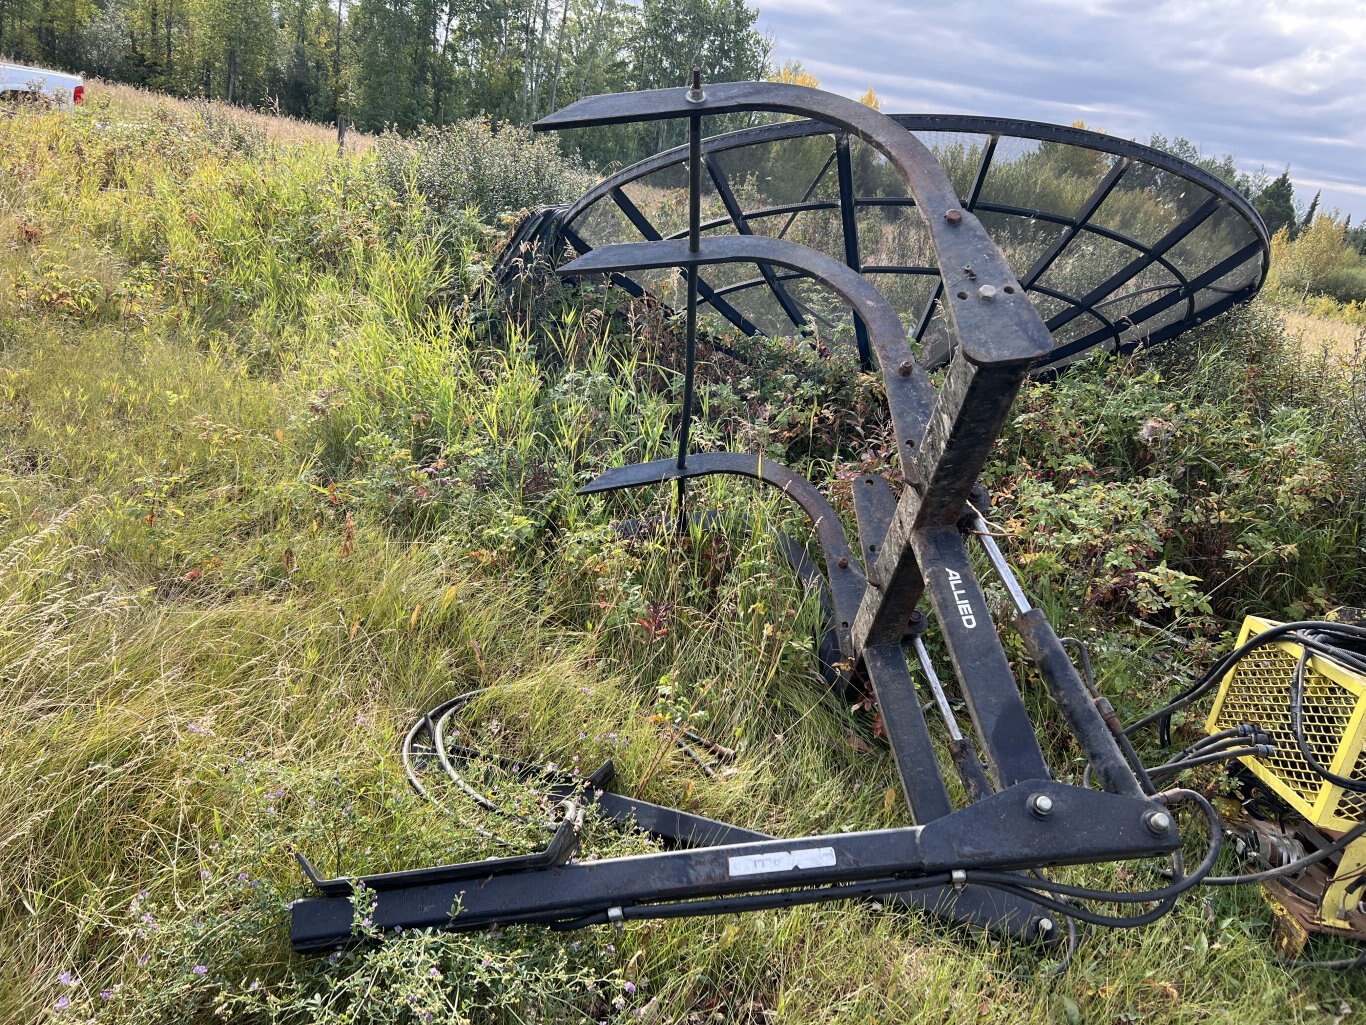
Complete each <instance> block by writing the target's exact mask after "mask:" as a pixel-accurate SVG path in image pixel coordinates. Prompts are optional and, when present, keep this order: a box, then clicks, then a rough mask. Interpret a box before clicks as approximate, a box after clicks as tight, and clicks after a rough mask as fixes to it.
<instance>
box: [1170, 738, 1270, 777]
mask: <svg viewBox="0 0 1366 1025" xmlns="http://www.w3.org/2000/svg"><path fill="white" fill-rule="evenodd" d="M1275 753H1276V749H1275V748H1274V747H1272V746H1271V745H1270V744H1256V745H1253V746H1250V747H1230V748H1228V749H1227V750H1221V751H1209V752H1207V753H1205V754H1201V755H1197V756H1196V757H1194V758H1186V759H1184V760H1182V761H1178V762H1167V763H1166V764H1165V765H1159V766H1158V767H1157V768H1155V769H1150V770H1149V775H1150V776H1151V777H1152V778H1153V780H1154V781H1161V780H1164V779H1166V778H1167V777H1168V776H1175V775H1177V774H1178V773H1182V772H1185V771H1186V770H1187V769H1193V768H1195V767H1196V766H1197V765H1211V764H1213V763H1215V762H1231V761H1233V760H1234V759H1237V758H1267V757H1270V756H1271V755H1273V754H1275Z"/></svg>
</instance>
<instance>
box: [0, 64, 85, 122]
mask: <svg viewBox="0 0 1366 1025" xmlns="http://www.w3.org/2000/svg"><path fill="white" fill-rule="evenodd" d="M14 100H30V101H36V102H39V103H46V104H47V105H48V106H51V107H56V108H57V109H59V110H71V109H72V108H73V107H75V106H76V104H78V103H81V102H83V101H84V100H85V82H84V81H83V80H82V78H81V76H80V75H69V74H67V73H66V72H65V71H50V70H48V69H47V68H31V67H29V66H27V65H25V64H7V63H5V62H4V61H0V104H4V103H8V102H11V101H14Z"/></svg>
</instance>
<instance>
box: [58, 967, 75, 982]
mask: <svg viewBox="0 0 1366 1025" xmlns="http://www.w3.org/2000/svg"><path fill="white" fill-rule="evenodd" d="M57 981H58V982H60V983H61V984H62V985H63V986H74V985H76V977H75V976H74V975H72V974H71V969H70V968H68V969H67V970H66V971H64V972H62V974H61V975H59V976H57Z"/></svg>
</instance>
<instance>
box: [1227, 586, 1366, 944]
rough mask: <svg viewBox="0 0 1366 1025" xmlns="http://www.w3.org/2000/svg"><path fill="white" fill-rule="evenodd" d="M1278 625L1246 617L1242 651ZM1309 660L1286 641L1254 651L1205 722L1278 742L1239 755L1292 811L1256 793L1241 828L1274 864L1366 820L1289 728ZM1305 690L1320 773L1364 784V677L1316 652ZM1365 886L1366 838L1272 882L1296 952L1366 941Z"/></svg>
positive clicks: (1304, 717) (1359, 803) (1358, 797)
mask: <svg viewBox="0 0 1366 1025" xmlns="http://www.w3.org/2000/svg"><path fill="white" fill-rule="evenodd" d="M1342 611H1343V612H1346V611H1347V610H1342ZM1279 625H1280V624H1278V623H1276V622H1273V621H1271V620H1265V619H1259V618H1257V617H1255V616H1249V617H1248V618H1247V619H1246V620H1245V621H1244V622H1243V627H1242V631H1241V633H1240V634H1239V637H1238V644H1239V646H1241V645H1243V644H1244V643H1245V642H1247V641H1248V640H1249V639H1250V638H1252V637H1253V636H1255V635H1257V634H1260V633H1262V632H1263V631H1266V630H1268V629H1271V628H1273V627H1277V626H1279ZM1303 656H1304V648H1303V647H1302V646H1301V645H1300V644H1298V643H1293V642H1292V641H1289V640H1285V641H1282V640H1275V641H1271V642H1269V643H1267V644H1264V645H1262V646H1261V647H1258V648H1256V649H1255V650H1253V651H1251V652H1249V653H1248V654H1247V655H1246V656H1245V657H1244V658H1242V659H1240V660H1239V661H1237V662H1235V664H1234V665H1233V667H1232V668H1231V669H1230V670H1229V671H1228V673H1227V674H1226V675H1225V676H1224V678H1223V681H1222V682H1221V684H1220V687H1219V691H1218V695H1217V697H1216V698H1215V701H1214V707H1213V709H1212V710H1211V711H1210V715H1209V719H1208V721H1207V722H1206V731H1207V732H1208V733H1209V734H1210V735H1215V734H1218V733H1220V732H1221V731H1225V730H1229V729H1233V728H1236V727H1238V726H1239V725H1241V724H1244V723H1251V724H1253V725H1254V726H1256V727H1257V729H1258V730H1259V731H1260V732H1261V733H1263V734H1265V735H1266V737H1268V738H1270V740H1271V742H1272V743H1273V744H1274V752H1272V753H1270V754H1258V755H1245V756H1243V757H1241V758H1239V761H1240V762H1241V763H1242V764H1243V765H1244V766H1245V767H1246V769H1247V771H1248V772H1249V773H1250V774H1251V776H1252V777H1255V781H1256V783H1257V784H1260V785H1261V786H1262V787H1264V788H1265V790H1266V791H1267V792H1269V794H1270V795H1272V796H1274V798H1275V799H1276V800H1277V801H1279V803H1280V804H1281V805H1283V806H1284V809H1289V811H1290V812H1293V814H1291V815H1286V814H1284V809H1276V811H1275V813H1273V814H1269V815H1268V814H1267V813H1266V809H1267V808H1268V807H1272V808H1274V807H1275V802H1274V801H1273V802H1266V801H1264V800H1260V801H1259V800H1258V797H1257V795H1255V794H1254V795H1253V799H1252V800H1250V801H1248V802H1246V807H1248V809H1249V811H1250V812H1251V817H1250V818H1249V819H1248V820H1247V822H1246V823H1245V824H1244V827H1243V828H1241V829H1240V830H1239V832H1240V833H1241V838H1242V840H1243V841H1244V843H1245V844H1246V845H1247V846H1250V847H1251V848H1252V849H1253V851H1254V852H1255V853H1256V855H1257V856H1258V857H1259V858H1260V859H1261V860H1263V861H1265V862H1266V863H1267V864H1269V865H1272V866H1273V867H1274V866H1276V865H1278V864H1285V863H1288V862H1290V861H1293V860H1297V859H1298V858H1300V857H1303V856H1304V854H1305V853H1306V852H1308V853H1312V852H1313V851H1314V850H1315V849H1316V848H1322V847H1323V846H1326V844H1327V843H1329V842H1331V841H1332V840H1336V839H1338V838H1339V837H1341V836H1342V835H1343V834H1344V833H1345V832H1347V831H1348V830H1350V829H1352V828H1353V827H1355V826H1357V825H1359V824H1360V823H1361V822H1362V821H1364V820H1366V793H1353V792H1351V791H1350V790H1347V789H1345V788H1344V787H1342V786H1340V785H1338V784H1336V783H1334V782H1332V781H1331V780H1330V779H1326V778H1325V777H1324V775H1323V774H1322V773H1320V772H1318V771H1316V769H1315V768H1314V767H1312V766H1311V764H1310V762H1309V760H1308V759H1306V757H1305V756H1304V754H1303V752H1302V750H1301V747H1300V744H1299V741H1298V739H1297V738H1296V735H1295V731H1294V729H1293V728H1292V721H1291V712H1290V709H1291V698H1292V687H1293V684H1294V681H1295V674H1296V671H1297V668H1298V667H1299V665H1300V661H1301V658H1302V657H1303ZM1301 693H1302V697H1301V702H1300V707H1301V714H1300V729H1301V732H1302V735H1303V739H1304V740H1305V741H1306V742H1307V743H1308V745H1309V746H1310V748H1311V749H1312V752H1313V753H1314V756H1315V757H1316V759H1317V761H1318V762H1319V764H1320V766H1322V767H1326V768H1327V769H1328V770H1329V771H1330V772H1331V773H1332V774H1335V775H1337V776H1341V777H1345V778H1347V779H1349V780H1351V781H1361V782H1362V783H1363V784H1366V754H1364V753H1363V747H1364V746H1366V676H1364V675H1362V674H1361V673H1359V672H1355V671H1353V670H1351V669H1348V668H1346V667H1344V666H1342V665H1340V664H1339V663H1337V662H1336V661H1334V660H1333V659H1332V658H1330V657H1328V656H1326V655H1324V654H1320V653H1310V654H1309V655H1308V657H1307V660H1306V661H1305V662H1304V667H1303V685H1302V691H1301ZM1252 789H1253V790H1255V789H1257V787H1256V786H1255V785H1254V786H1253V788H1252ZM1301 820H1302V821H1301ZM1364 883H1366V836H1363V837H1361V838H1360V839H1357V840H1354V841H1353V842H1352V843H1350V844H1349V845H1348V846H1347V847H1346V848H1345V849H1344V850H1343V851H1342V852H1341V854H1340V855H1339V856H1338V860H1337V864H1336V865H1334V864H1333V863H1332V861H1331V860H1325V861H1322V862H1320V863H1318V864H1315V865H1312V866H1310V867H1308V868H1306V869H1305V870H1304V871H1303V872H1302V873H1300V874H1299V876H1298V877H1285V878H1281V879H1273V880H1269V881H1268V882H1267V883H1266V886H1267V888H1268V890H1269V891H1270V892H1269V896H1271V897H1272V898H1273V904H1275V905H1279V908H1278V910H1279V911H1284V912H1286V914H1281V915H1280V916H1279V917H1280V918H1281V919H1282V923H1283V925H1285V926H1287V927H1288V933H1287V934H1286V935H1285V936H1284V939H1285V940H1286V941H1287V942H1288V945H1290V946H1293V947H1298V946H1299V945H1300V944H1301V943H1302V942H1303V939H1304V937H1305V935H1306V934H1307V933H1308V932H1320V931H1322V932H1334V933H1339V934H1341V933H1350V934H1355V935H1357V936H1359V937H1361V938H1366V913H1363V912H1362V911H1361V910H1360V901H1361V899H1362V892H1361V887H1362V885H1363V884H1364ZM1296 925H1298V928H1297V927H1296Z"/></svg>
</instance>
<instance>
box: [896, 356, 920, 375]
mask: <svg viewBox="0 0 1366 1025" xmlns="http://www.w3.org/2000/svg"><path fill="white" fill-rule="evenodd" d="M913 370H915V364H914V363H912V362H911V361H910V360H906V361H905V362H904V363H902V364H901V366H899V367H897V368H896V372H897V373H898V374H900V375H901V376H902V377H910V376H911V372H912V371H913Z"/></svg>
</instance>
